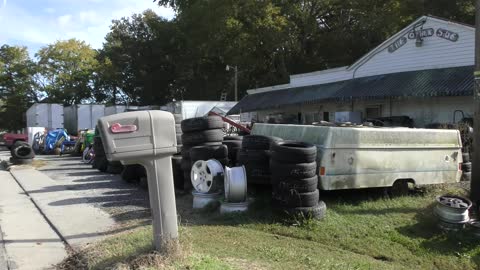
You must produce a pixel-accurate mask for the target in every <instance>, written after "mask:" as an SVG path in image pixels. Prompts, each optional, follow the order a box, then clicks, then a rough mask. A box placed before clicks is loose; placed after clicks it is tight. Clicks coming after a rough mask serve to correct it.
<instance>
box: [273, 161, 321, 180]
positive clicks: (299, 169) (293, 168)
mask: <svg viewBox="0 0 480 270" xmlns="http://www.w3.org/2000/svg"><path fill="white" fill-rule="evenodd" d="M270 170H271V172H272V177H273V178H275V179H289V180H296V179H304V178H311V177H314V176H315V175H316V174H317V163H316V162H312V163H299V164H287V163H278V162H276V161H274V160H270Z"/></svg>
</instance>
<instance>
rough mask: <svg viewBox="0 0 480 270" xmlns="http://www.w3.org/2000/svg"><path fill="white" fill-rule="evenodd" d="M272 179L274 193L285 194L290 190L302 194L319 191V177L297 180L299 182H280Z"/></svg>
mask: <svg viewBox="0 0 480 270" xmlns="http://www.w3.org/2000/svg"><path fill="white" fill-rule="evenodd" d="M271 179H272V186H273V190H274V192H284V191H289V190H292V189H293V190H296V191H297V192H300V193H305V192H313V191H315V190H316V189H318V176H317V175H315V176H314V177H311V178H305V179H297V180H278V179H276V178H273V177H272V178H271Z"/></svg>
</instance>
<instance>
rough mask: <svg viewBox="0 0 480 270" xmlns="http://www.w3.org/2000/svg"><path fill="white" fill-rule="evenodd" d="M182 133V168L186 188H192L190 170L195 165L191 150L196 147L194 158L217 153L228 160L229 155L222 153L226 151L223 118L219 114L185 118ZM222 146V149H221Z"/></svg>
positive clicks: (181, 125) (220, 157)
mask: <svg viewBox="0 0 480 270" xmlns="http://www.w3.org/2000/svg"><path fill="white" fill-rule="evenodd" d="M180 127H181V130H182V133H183V134H182V135H181V141H182V144H183V145H182V151H181V154H182V161H181V165H180V166H181V170H182V171H183V178H184V181H183V183H184V185H183V189H184V190H187V191H188V190H191V189H192V182H191V180H190V172H191V169H192V165H193V162H192V161H193V160H192V158H191V155H190V152H191V150H192V148H194V147H196V148H195V149H194V159H197V158H200V157H202V158H205V157H208V156H212V157H210V158H213V156H214V155H217V157H218V158H219V159H223V161H224V162H226V161H227V160H228V158H227V157H228V156H225V157H223V155H220V153H224V150H223V146H222V141H223V130H222V128H223V120H222V118H221V117H218V116H208V117H197V118H190V119H185V120H183V121H182V122H181V124H180ZM221 148H222V149H221Z"/></svg>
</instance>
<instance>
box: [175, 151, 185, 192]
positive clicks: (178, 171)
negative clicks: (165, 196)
mask: <svg viewBox="0 0 480 270" xmlns="http://www.w3.org/2000/svg"><path fill="white" fill-rule="evenodd" d="M172 173H173V185H174V186H175V188H177V189H183V171H182V157H181V156H173V157H172Z"/></svg>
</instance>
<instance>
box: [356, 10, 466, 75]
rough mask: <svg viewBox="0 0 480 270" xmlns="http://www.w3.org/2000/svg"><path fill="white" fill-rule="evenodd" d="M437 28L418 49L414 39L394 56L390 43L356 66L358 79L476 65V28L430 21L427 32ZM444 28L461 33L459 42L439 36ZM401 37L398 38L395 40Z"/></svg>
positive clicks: (428, 19) (427, 21) (427, 23)
mask: <svg viewBox="0 0 480 270" xmlns="http://www.w3.org/2000/svg"><path fill="white" fill-rule="evenodd" d="M428 28H433V30H434V35H433V36H431V37H425V38H424V40H423V45H422V46H421V47H417V46H416V45H415V40H414V39H408V37H407V34H405V35H403V36H404V37H406V38H407V43H406V44H405V45H403V46H402V47H400V48H399V49H397V50H396V51H394V52H392V53H390V52H389V51H388V49H387V48H388V45H390V44H391V43H393V42H394V40H393V41H391V42H389V43H387V44H386V45H385V46H382V47H383V48H380V50H379V52H378V53H376V54H375V52H373V53H374V55H373V56H370V57H371V58H369V60H368V61H366V62H363V63H356V64H354V65H352V67H351V71H352V72H353V74H354V77H355V78H358V77H366V76H374V75H379V74H388V73H396V72H404V71H412V70H423V69H436V68H447V67H458V66H471V65H474V45H475V40H474V39H475V32H474V29H473V28H470V27H467V26H463V25H459V24H455V23H449V22H447V21H441V20H438V19H433V18H427V20H426V22H425V24H424V26H423V29H428ZM439 28H442V29H446V30H449V31H452V32H455V33H458V35H459V38H458V40H457V41H456V42H452V41H449V40H446V39H443V38H441V37H437V36H436V31H437V29H439ZM397 38H399V37H395V40H396V39H397Z"/></svg>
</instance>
